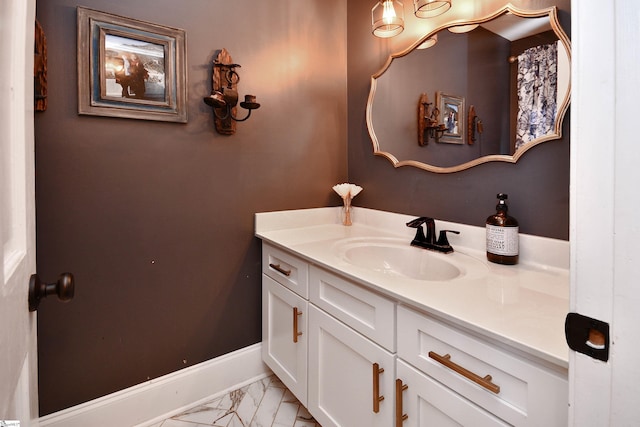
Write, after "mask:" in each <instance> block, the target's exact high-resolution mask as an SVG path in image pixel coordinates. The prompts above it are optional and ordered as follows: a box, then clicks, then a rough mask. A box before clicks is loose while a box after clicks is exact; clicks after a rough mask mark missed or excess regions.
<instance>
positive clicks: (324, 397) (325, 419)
mask: <svg viewBox="0 0 640 427" xmlns="http://www.w3.org/2000/svg"><path fill="white" fill-rule="evenodd" d="M374 364H377V365H374ZM394 380H395V357H394V355H393V354H391V353H389V352H387V351H386V350H384V349H383V348H382V347H380V346H378V345H376V344H374V343H373V342H372V341H370V340H368V339H367V338H365V337H364V336H362V335H360V334H359V333H357V332H355V331H354V330H353V329H351V328H349V327H348V326H346V325H345V324H344V323H342V322H340V321H338V320H336V319H335V318H333V317H331V316H330V315H328V314H326V313H325V312H323V311H321V310H320V309H318V308H317V307H315V306H314V305H313V304H309V406H308V408H309V412H311V414H313V416H314V417H315V418H316V420H317V421H318V422H319V423H320V424H321V425H322V426H323V427H331V426H342V427H353V426H367V427H389V426H390V425H391V422H392V420H393V409H394V394H393V387H394ZM376 389H377V390H376ZM376 401H377V404H376V403H375V402H376ZM375 406H378V408H376V407H375Z"/></svg>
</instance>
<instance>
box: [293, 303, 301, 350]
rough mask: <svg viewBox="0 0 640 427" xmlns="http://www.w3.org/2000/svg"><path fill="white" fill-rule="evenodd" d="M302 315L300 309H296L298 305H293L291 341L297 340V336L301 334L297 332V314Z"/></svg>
mask: <svg viewBox="0 0 640 427" xmlns="http://www.w3.org/2000/svg"><path fill="white" fill-rule="evenodd" d="M300 315H302V312H301V311H298V307H293V342H296V343H297V342H298V337H299V336H300V335H302V332H298V316H300Z"/></svg>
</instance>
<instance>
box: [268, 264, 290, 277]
mask: <svg viewBox="0 0 640 427" xmlns="http://www.w3.org/2000/svg"><path fill="white" fill-rule="evenodd" d="M269 267H271V268H273V269H274V270H276V271H277V272H278V273H282V274H284V275H285V276H287V277H289V276H291V270H285V269H284V268H282V267H280V264H273V263H270V264H269Z"/></svg>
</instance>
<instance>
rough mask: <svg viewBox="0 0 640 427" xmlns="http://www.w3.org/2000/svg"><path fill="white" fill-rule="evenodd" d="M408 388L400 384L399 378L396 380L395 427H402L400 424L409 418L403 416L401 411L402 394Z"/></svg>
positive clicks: (402, 410)
mask: <svg viewBox="0 0 640 427" xmlns="http://www.w3.org/2000/svg"><path fill="white" fill-rule="evenodd" d="M408 388H409V386H408V385H406V384H402V380H401V379H400V378H398V379H396V427H402V423H403V422H404V421H405V420H406V419H407V418H409V416H408V415H407V414H403V412H404V409H402V392H403V391H405V390H406V389H408Z"/></svg>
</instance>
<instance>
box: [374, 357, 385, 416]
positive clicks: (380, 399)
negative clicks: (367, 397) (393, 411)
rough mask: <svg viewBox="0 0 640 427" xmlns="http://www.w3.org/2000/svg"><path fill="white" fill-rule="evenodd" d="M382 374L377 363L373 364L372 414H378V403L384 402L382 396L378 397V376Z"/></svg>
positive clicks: (382, 369) (381, 369) (382, 370)
mask: <svg viewBox="0 0 640 427" xmlns="http://www.w3.org/2000/svg"><path fill="white" fill-rule="evenodd" d="M383 372H384V368H381V367H380V365H378V364H377V363H374V364H373V412H374V413H376V414H377V413H378V412H380V402H382V401H383V400H384V396H380V374H381V373H383Z"/></svg>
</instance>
